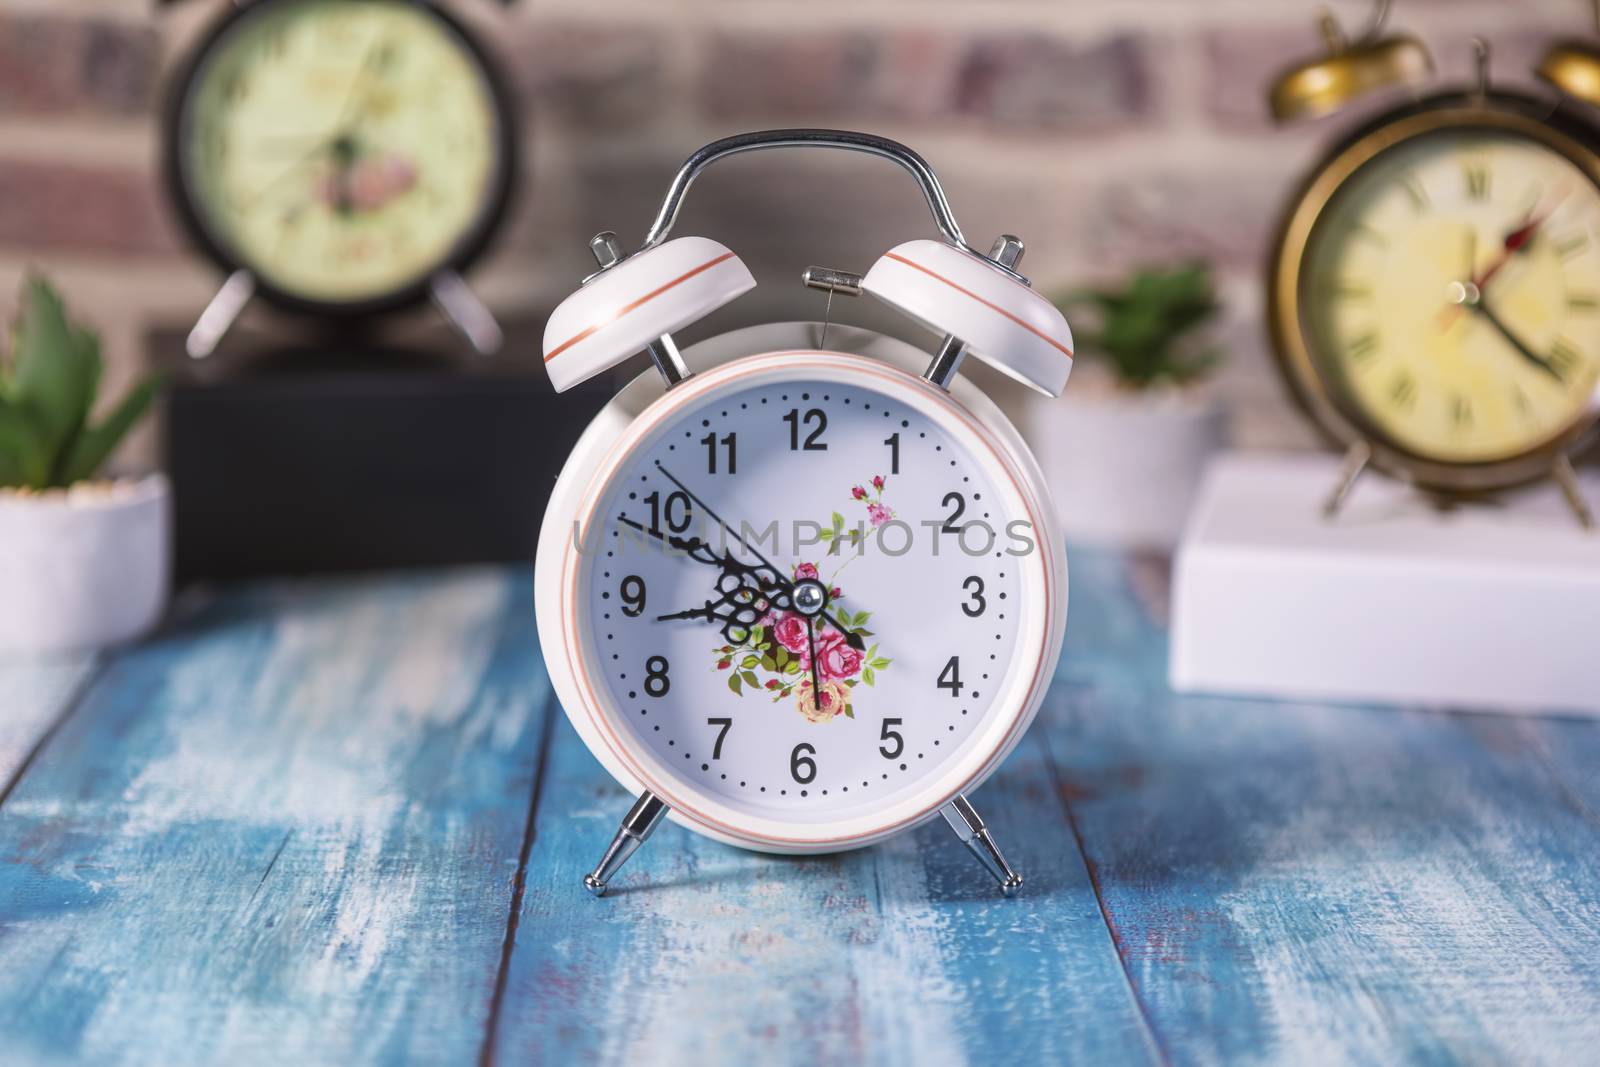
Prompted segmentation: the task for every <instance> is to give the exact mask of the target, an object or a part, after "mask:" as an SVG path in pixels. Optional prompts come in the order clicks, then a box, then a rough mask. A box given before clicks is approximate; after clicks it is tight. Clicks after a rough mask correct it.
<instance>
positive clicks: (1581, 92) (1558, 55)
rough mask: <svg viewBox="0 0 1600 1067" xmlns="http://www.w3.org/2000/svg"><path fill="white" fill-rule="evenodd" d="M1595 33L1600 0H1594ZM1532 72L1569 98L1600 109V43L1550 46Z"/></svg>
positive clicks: (1570, 40)
mask: <svg viewBox="0 0 1600 1067" xmlns="http://www.w3.org/2000/svg"><path fill="white" fill-rule="evenodd" d="M1593 8H1594V22H1595V30H1596V31H1597V32H1600V0H1594V4H1593ZM1533 72H1534V73H1535V74H1537V75H1538V76H1539V77H1541V78H1543V79H1544V80H1545V81H1547V82H1549V83H1550V84H1551V85H1554V86H1555V87H1556V88H1557V89H1560V90H1561V91H1562V92H1564V93H1566V94H1567V95H1568V96H1571V97H1574V98H1576V99H1578V100H1582V101H1583V102H1584V103H1586V104H1593V105H1594V106H1595V107H1600V42H1596V41H1595V40H1594V39H1593V38H1579V37H1567V38H1563V39H1561V40H1559V41H1557V42H1556V43H1555V44H1553V45H1551V46H1550V50H1549V51H1548V52H1546V53H1545V54H1544V59H1542V60H1540V61H1539V65H1538V66H1537V67H1535V68H1533Z"/></svg>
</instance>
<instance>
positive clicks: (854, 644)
mask: <svg viewBox="0 0 1600 1067" xmlns="http://www.w3.org/2000/svg"><path fill="white" fill-rule="evenodd" d="M656 470H658V471H660V472H661V473H662V475H663V476H664V477H665V478H666V479H667V481H669V482H671V483H672V484H673V485H675V486H677V487H678V488H679V489H681V490H682V491H683V494H684V495H685V496H687V497H688V498H689V499H690V500H692V501H694V504H695V506H696V507H698V508H700V509H701V510H702V511H704V512H705V513H706V514H707V515H710V516H711V517H712V518H713V519H715V520H716V522H717V524H718V525H719V526H721V527H722V528H723V530H725V531H727V532H728V533H730V534H734V536H738V535H737V534H735V533H734V529H733V527H731V526H729V525H728V521H727V520H726V519H724V518H723V517H722V516H721V515H718V514H717V513H716V512H715V511H712V510H711V505H709V504H707V503H706V502H705V501H704V500H701V499H700V498H699V497H698V496H696V495H695V492H694V490H693V489H690V488H689V487H688V486H687V485H684V484H683V482H682V481H680V480H679V479H678V478H677V477H676V476H674V475H673V473H672V472H671V471H669V470H667V468H666V467H665V466H663V465H662V463H661V461H660V460H656ZM623 521H624V522H627V521H628V520H626V519H625V520H623ZM628 525H630V526H634V527H637V528H639V529H643V527H639V525H638V523H634V522H629V523H628ZM647 532H648V531H647ZM658 536H659V535H658ZM696 540H698V538H696ZM703 543H704V542H702V544H703ZM739 543H740V544H741V545H744V547H745V550H746V551H747V552H749V553H750V554H751V555H752V556H754V557H755V558H756V559H758V560H760V561H761V563H762V565H763V566H765V567H766V569H767V570H768V571H770V572H771V573H772V575H773V577H774V578H776V579H777V582H778V584H779V585H780V586H781V588H782V589H783V591H784V592H785V593H786V594H788V595H789V596H790V597H791V598H792V596H793V594H794V583H793V582H791V581H790V580H789V579H787V578H785V577H784V576H783V572H782V571H780V570H778V568H777V567H775V566H773V564H772V561H771V560H769V559H767V557H765V556H763V555H762V554H761V553H760V552H757V551H756V550H755V549H753V548H751V547H750V546H749V545H748V544H746V543H745V541H744V538H742V537H740V538H739ZM779 606H780V607H787V605H784V604H780V605H779ZM820 617H821V618H822V619H823V620H824V621H826V622H827V623H828V624H829V625H830V626H832V627H833V628H834V629H835V630H838V631H839V632H840V633H841V634H843V635H844V642H845V644H847V645H849V646H850V647H851V648H853V649H855V650H856V651H858V652H860V651H864V650H865V649H866V647H867V643H866V642H865V641H863V640H862V639H861V635H860V634H855V633H851V632H850V629H849V628H848V627H846V626H845V625H844V624H843V623H841V622H840V621H839V620H838V619H836V618H834V617H833V614H832V613H831V612H827V611H824V612H822V613H821V616H820Z"/></svg>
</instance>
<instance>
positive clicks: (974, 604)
mask: <svg viewBox="0 0 1600 1067" xmlns="http://www.w3.org/2000/svg"><path fill="white" fill-rule="evenodd" d="M961 588H963V589H965V590H966V591H967V602H966V603H965V604H962V605H961V613H962V614H963V615H965V616H966V617H967V618H969V619H976V618H977V617H978V616H980V615H982V614H983V613H984V611H985V610H986V609H987V608H988V607H989V601H988V600H986V599H985V598H984V595H983V579H982V578H979V577H978V576H977V575H976V574H974V575H972V576H971V577H969V578H968V579H967V580H966V581H964V582H962V583H961Z"/></svg>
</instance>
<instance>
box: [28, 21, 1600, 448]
mask: <svg viewBox="0 0 1600 1067" xmlns="http://www.w3.org/2000/svg"><path fill="white" fill-rule="evenodd" d="M220 2H221V0H183V2H181V3H178V4H175V5H173V6H172V7H170V8H166V9H163V10H162V11H160V12H159V13H156V12H153V11H152V5H151V4H150V2H149V0H4V2H0V312H3V313H4V314H5V315H6V316H7V317H9V315H10V314H11V303H12V301H13V300H14V294H15V292H16V290H17V285H18V282H19V280H20V278H21V276H22V274H23V273H24V271H25V270H27V269H28V268H29V267H34V266H36V267H40V268H43V269H45V270H47V271H48V272H49V273H50V274H51V275H53V276H54V277H56V278H57V279H58V280H59V282H60V283H61V284H62V286H63V287H64V288H65V290H66V291H67V294H68V296H69V298H70V299H71V300H72V301H73V303H74V304H75V305H76V306H78V307H79V308H81V309H82V310H83V311H84V312H85V313H86V314H87V315H88V316H89V317H91V318H92V319H93V321H94V322H95V324H96V325H97V326H98V327H99V329H100V330H101V332H102V334H103V336H104V338H105V341H106V346H107V351H108V354H109V356H110V360H111V364H112V367H111V373H110V378H111V379H112V381H113V382H115V381H121V380H126V379H127V378H128V377H130V376H131V375H132V374H133V373H134V372H135V370H136V368H137V367H138V366H139V365H140V363H141V362H142V361H144V360H145V359H147V358H148V357H147V355H146V353H145V351H144V348H145V336H146V333H147V331H148V330H149V329H150V328H151V327H153V326H159V325H173V324H187V323H188V322H189V321H190V320H192V318H193V316H194V314H195V313H196V312H197V311H198V309H199V308H200V307H201V306H203V304H204V302H205V301H206V299H207V298H208V297H209V295H210V293H211V291H212V289H213V288H214V286H215V284H216V282H217V281H218V278H217V277H216V275H215V273H214V272H213V269H212V268H211V267H210V266H209V265H208V264H206V263H204V262H202V261H200V260H199V259H198V258H197V257H195V256H194V255H192V254H190V253H189V251H188V250H187V249H186V248H185V247H184V242H183V239H182V237H181V236H180V235H179V234H178V233H177V231H176V228H175V227H174V225H173V224H172V222H171V221H170V218H169V214H168V211H167V210H166V205H165V203H164V201H163V199H162V196H161V192H160V189H159V183H158V181H157V180H156V168H155V166H154V162H153V161H154V159H155V156H156V152H157V145H158V133H157V120H156V113H157V110H158V108H157V102H158V100H159V96H160V92H161V89H162V84H163V79H164V75H165V73H166V70H167V68H168V67H169V66H170V65H171V64H172V62H173V61H174V59H175V57H176V56H178V55H181V54H182V51H183V49H184V48H185V46H186V44H187V42H188V41H190V40H191V39H192V38H193V36H194V34H195V32H196V31H197V30H198V28H199V27H200V26H201V25H203V24H204V23H205V22H206V21H208V20H209V19H210V18H211V17H213V16H214V14H215V13H216V10H217V9H218V7H219V6H220ZM446 2H453V7H454V9H455V10H457V11H458V12H460V13H462V14H463V15H465V16H466V17H467V18H468V19H469V21H471V22H473V23H475V24H476V25H478V26H479V27H480V28H482V29H484V30H485V31H486V35H487V36H489V37H490V38H491V39H492V40H493V41H494V42H496V44H497V47H498V48H499V50H500V52H501V54H502V57H503V59H504V60H505V64H506V66H507V67H508V68H509V69H510V70H511V72H512V73H513V76H514V80H515V83H516V86H517V92H518V95H519V97H520V98H521V101H522V104H523V109H524V118H525V120H526V122H525V129H524V132H523V137H524V141H525V144H526V148H527V153H528V167H527V173H526V175H525V179H524V189H523V191H522V196H521V198H520V201H519V203H518V206H517V208H516V212H515V215H514V218H513V219H512V220H511V223H510V225H509V227H508V231H507V233H506V236H505V239H504V240H503V241H502V243H501V244H500V245H499V246H498V248H497V249H496V251H495V253H494V254H493V256H492V257H491V258H490V260H489V261H488V262H487V263H486V264H485V265H484V267H483V268H482V269H481V270H480V271H479V272H478V275H477V276H476V278H475V281H476V283H477V284H478V286H479V288H480V289H481V290H482V291H483V292H485V293H486V295H487V296H488V297H489V298H490V300H491V302H492V303H493V304H494V305H495V306H496V307H497V308H498V309H500V310H501V311H502V312H503V313H505V314H508V315H514V314H526V315H537V314H539V313H540V312H541V311H542V310H544V309H547V308H548V307H549V306H551V305H552V304H553V303H554V302H555V301H556V300H558V299H560V297H561V296H562V295H564V293H565V292H566V291H567V290H568V289H569V288H570V287H571V285H572V284H573V282H574V281H575V280H576V279H577V278H578V277H580V276H581V275H583V274H584V273H586V272H587V271H588V270H589V269H591V267H590V262H591V261H590V260H589V258H588V253H587V251H586V247H585V242H586V239H587V237H588V236H589V235H590V234H591V233H593V232H594V231H595V230H597V229H602V228H610V229H615V230H617V231H618V232H619V233H621V234H622V235H623V237H624V240H625V241H636V240H637V239H638V238H639V237H640V236H641V235H642V233H643V231H644V228H645V226H646V225H647V223H648V221H649V218H650V216H651V214H652V212H653V210H654V207H655V205H656V203H657V201H658V199H659V197H660V195H661V192H662V191H663V189H664V187H665V184H666V182H667V180H668V178H669V177H670V175H671V173H672V171H673V170H674V169H675V168H676V166H677V164H678V163H679V162H680V161H681V160H682V158H683V156H684V155H685V154H687V152H688V151H690V150H691V149H693V148H694V147H697V146H698V145H700V144H701V143H703V142H705V141H707V140H710V139H712V138H714V137H718V136H721V135H724V134H727V133H732V132H737V131H741V130H746V129H754V128H759V127H765V126H779V125H829V126H847V127H854V128H862V129H869V130H873V131H875V132H880V133H884V134H887V135H889V136H892V137H895V138H898V139H900V140H903V141H906V142H908V143H910V144H911V145H912V146H913V147H915V148H917V149H918V150H920V151H921V152H922V153H923V154H924V155H925V156H927V157H928V158H929V160H930V161H931V162H932V163H933V164H934V166H935V168H936V169H937V170H938V171H939V173H940V175H941V177H942V178H943V179H944V181H945V184H946V187H947V190H948V192H949V194H950V197H951V200H952V202H953V204H954V206H955V208H956V210H957V213H958V215H959V216H960V218H961V220H962V225H963V226H964V227H965V228H966V230H967V231H968V233H969V236H970V237H971V238H972V240H973V242H974V243H984V242H987V240H988V239H989V238H991V237H992V236H993V235H994V234H995V233H997V232H999V231H1001V230H1009V231H1014V232H1016V233H1019V234H1021V235H1022V236H1023V237H1024V238H1025V239H1026V240H1027V241H1028V244H1029V252H1028V258H1027V260H1026V264H1025V266H1026V270H1027V272H1028V273H1029V274H1030V275H1031V276H1032V277H1033V278H1034V279H1035V282H1036V284H1038V285H1039V286H1040V287H1041V288H1044V289H1046V290H1049V289H1051V288H1054V287H1058V286H1061V285H1063V284H1067V283H1070V282H1079V281H1084V280H1089V279H1092V278H1095V277H1098V276H1103V275H1105V274H1107V273H1109V272H1115V271H1119V270H1121V269H1123V268H1125V267H1127V266H1129V265H1131V264H1134V263H1138V262H1142V261H1152V260H1167V259H1171V258H1174V257H1178V256H1185V255H1195V254H1198V255H1204V256H1207V257H1210V258H1211V259H1212V260H1213V261H1214V262H1215V263H1216V264H1217V266H1218V268H1219V270H1220V272H1221V277H1222V280H1223V284H1224V287H1225V295H1226V297H1227V302H1228V316H1227V322H1226V323H1225V324H1224V326H1223V327H1222V329H1221V335H1222V337H1223V339H1224V341H1225V343H1226V346H1227V348H1228V350H1229V353H1230V357H1231V358H1230V362H1229V364H1228V366H1227V369H1226V370H1225V371H1224V372H1223V373H1222V374H1221V376H1220V378H1219V380H1218V382H1217V388H1219V389H1220V390H1222V391H1223V393H1224V394H1225V396H1226V397H1227V398H1228V401H1229V403H1230V406H1231V407H1232V409H1233V411H1234V414H1235V436H1236V437H1237V438H1238V439H1239V440H1240V441H1241V442H1242V443H1245V444H1250V445H1274V446H1277V445H1298V444H1304V443H1306V442H1308V441H1309V440H1310V435H1309V434H1308V433H1307V432H1306V431H1305V429H1304V428H1303V427H1302V425H1301V424H1300V421H1299V419H1298V418H1297V417H1296V416H1295V415H1294V414H1293V413H1292V412H1291V411H1290V410H1289V408H1288V405H1287V403H1286V402H1285V400H1284V398H1283V396H1282V392H1281V389H1280V387H1279V385H1278V383H1277V380H1276V378H1275V376H1274V374H1273V372H1272V370H1271V367H1270V365H1269V363H1268V357H1267V355H1266V349H1265V341H1264V338H1263V336H1262V331H1261V329H1260V327H1259V325H1258V323H1259V318H1260V312H1261V293H1260V283H1259V273H1260V266H1261V261H1262V258H1263V255H1264V254H1265V244H1266V241H1267V236H1268V233H1269V231H1270V229H1271V226H1272V224H1273V221H1274V218H1275V215H1276V213H1277V211H1278V208H1279V206H1280V204H1281V201H1282V198H1283V196H1284V195H1285V192H1286V190H1287V188H1288V186H1289V185H1290V183H1291V182H1292V181H1293V180H1294V177H1295V176H1296V174H1297V173H1298V172H1299V171H1300V170H1302V169H1303V168H1304V167H1305V166H1306V165H1307V164H1308V163H1309V162H1310V161H1311V160H1312V159H1313V158H1314V157H1315V155H1316V153H1317V151H1318V148H1319V145H1320V144H1321V143H1322V142H1324V141H1325V140H1327V139H1328V138H1329V137H1331V136H1332V135H1333V133H1334V132H1335V131H1336V130H1337V129H1338V128H1339V127H1340V126H1342V125H1344V124H1345V123H1347V122H1348V121H1349V117H1343V118H1338V119H1335V120H1333V121H1331V122H1329V121H1324V122H1322V123H1318V124H1313V125H1310V126H1306V127H1303V128H1297V129H1293V130H1289V131H1280V130H1276V129H1274V128H1273V127H1272V126H1271V125H1270V124H1269V123H1268V121H1267V119H1266V116H1265V113H1264V108H1263V106H1262V103H1261V99H1262V88H1263V85H1264V83H1265V82H1266V80H1267V79H1268V78H1269V77H1270V76H1271V74H1272V73H1273V72H1274V71H1275V70H1277V69H1278V68H1280V67H1281V66H1282V65H1283V64H1284V63H1286V62H1287V61H1289V60H1290V59H1291V58H1292V57H1295V56H1298V55H1303V54H1304V53H1306V52H1307V51H1309V50H1311V49H1313V48H1315V47H1317V37H1316V34H1315V33H1314V31H1313V27H1312V22H1313V16H1314V13H1315V10H1316V8H1317V7H1318V6H1319V5H1318V4H1316V3H1314V2H1312V0H1210V2H1199V0H1098V2H1089V0H1073V2H1066V0H996V2H987V3H975V2H968V3H958V2H956V0H858V2H856V3H853V4H819V3H809V2H808V3H799V2H760V0H694V2H691V0H677V2H673V0H598V2H597V0H521V2H519V3H517V4H514V5H513V6H512V7H511V8H510V9H509V10H507V9H505V8H502V7H500V6H499V5H497V4H492V3H490V2H488V0H446ZM1335 8H1336V10H1337V11H1339V13H1340V14H1341V15H1342V16H1343V17H1344V18H1345V19H1346V20H1347V21H1348V22H1350V23H1356V22H1358V21H1360V20H1361V19H1362V18H1364V15H1365V11H1364V6H1363V5H1359V4H1351V3H1350V2H1349V0H1339V2H1338V3H1337V4H1336V5H1335ZM1585 12H1586V5H1585V4H1584V3H1583V2H1582V0H1522V2H1520V3H1517V4H1511V3H1506V2H1501V0H1401V2H1400V3H1399V4H1398V12H1397V15H1396V18H1395V24H1396V25H1397V26H1399V27H1401V28H1406V29H1410V30H1413V31H1415V32H1418V33H1419V34H1421V35H1422V36H1423V38H1424V39H1425V40H1426V41H1427V42H1428V43H1429V44H1430V46H1431V47H1433V49H1434V51H1435V55H1436V58H1437V59H1438V60H1439V62H1440V66H1441V68H1442V71H1443V75H1444V77H1446V78H1460V77H1462V76H1464V74H1465V71H1466V69H1467V66H1468V64H1467V59H1466V56H1467V40H1468V38H1469V37H1470V36H1471V35H1473V34H1482V35H1483V36H1485V37H1487V38H1488V39H1489V40H1490V41H1491V42H1492V43H1493V44H1494V46H1495V48H1496V54H1495V71H1496V74H1497V79H1498V80H1499V81H1501V82H1505V83H1520V84H1527V83H1528V81H1529V79H1528V76H1527V73H1526V72H1527V69H1528V66H1529V64H1530V63H1531V62H1532V61H1533V60H1534V58H1536V57H1537V55H1538V54H1539V52H1540V51H1541V49H1542V47H1543V45H1544V43H1545V42H1546V41H1547V40H1548V39H1549V38H1550V37H1551V36H1552V35H1558V34H1574V33H1579V32H1582V31H1583V30H1584V29H1585V28H1586V27H1585V22H1584V19H1585ZM679 232H683V233H693V232H700V233H705V234H707V235H709V236H715V237H718V238H720V239H723V240H725V241H727V242H728V243H729V244H731V245H732V246H733V247H734V248H736V249H737V250H739V251H740V253H741V254H742V255H743V256H744V257H745V258H746V259H747V260H748V261H749V262H750V264H751V266H752V268H753V269H754V270H755V271H756V274H757V277H758V278H759V279H760V280H761V281H762V282H763V287H762V288H761V289H758V290H757V294H758V295H757V296H755V297H753V298H747V301H748V302H747V303H745V304H742V305H736V306H735V308H734V309H730V314H729V315H728V316H727V317H726V318H724V319H723V320H721V324H723V325H733V324H738V323H741V322H744V321H755V320H757V319H759V318H761V317H763V316H779V315H782V316H788V317H801V316H809V315H815V314H816V313H818V311H819V310H820V308H819V306H818V298H817V297H816V296H815V294H809V293H807V292H806V291H805V290H803V289H801V288H800V287H799V285H798V283H797V281H796V279H797V275H798V272H799V270H800V268H801V267H803V266H805V265H806V264H808V263H824V264H828V265H835V266H841V267H849V268H854V269H865V268H866V267H867V266H868V265H870V263H871V262H872V260H873V258H874V257H876V256H877V255H878V254H880V253H881V252H882V251H883V250H884V249H885V248H887V247H888V246H889V245H890V244H892V243H894V242H896V241H899V240H903V239H905V238H907V237H910V236H918V235H924V234H926V233H928V232H929V224H928V220H927V217H926V211H925V209H924V208H923V207H922V206H921V204H920V202H919V200H918V198H917V196H916V195H915V193H914V191H913V189H912V187H911V186H910V185H909V184H908V183H907V180H906V179H905V177H904V176H903V175H901V174H900V173H899V172H898V171H896V170H894V169H893V168H890V167H887V166H885V165H883V164H881V163H878V162H876V161H872V160H867V159H865V158H856V157H841V158H835V157H833V156H830V155H824V154H818V153H811V154H801V155H796V154H793V153H786V154H781V155H780V154H770V155H764V156H757V157H748V158H745V159H740V160H736V161H732V162H730V163H728V164H726V165H724V166H723V167H722V168H720V169H718V170H714V171H712V172H711V173H710V174H708V176H707V177H706V178H705V179H704V180H703V181H702V182H701V184H700V185H699V186H697V188H696V189H695V192H694V194H693V195H692V196H691V199H690V203H689V207H688V209H687V210H686V211H685V213H684V216H683V218H682V220H681V222H680V227H679ZM859 310H860V309H857V308H852V309H850V314H852V315H856V314H858V313H859ZM252 315H253V325H254V326H255V327H257V328H260V329H265V330H290V329H293V328H294V327H293V324H292V323H288V322H284V321H282V320H279V319H277V318H275V317H274V316H272V315H271V314H270V313H268V312H265V311H263V310H259V309H258V310H256V311H254V312H252ZM520 358H523V359H527V358H529V357H528V354H523V355H522V356H521V357H520ZM136 447H139V446H137V445H136ZM142 447H143V448H144V449H146V450H147V449H148V447H149V446H148V441H146V442H144V443H143V446H142Z"/></svg>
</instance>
